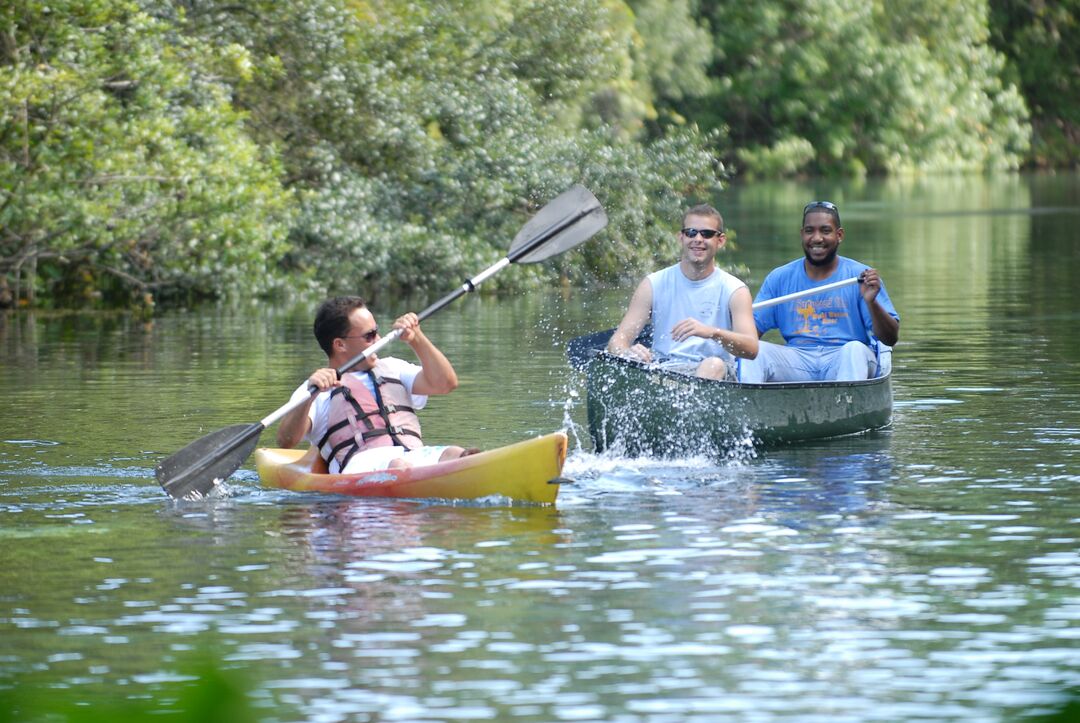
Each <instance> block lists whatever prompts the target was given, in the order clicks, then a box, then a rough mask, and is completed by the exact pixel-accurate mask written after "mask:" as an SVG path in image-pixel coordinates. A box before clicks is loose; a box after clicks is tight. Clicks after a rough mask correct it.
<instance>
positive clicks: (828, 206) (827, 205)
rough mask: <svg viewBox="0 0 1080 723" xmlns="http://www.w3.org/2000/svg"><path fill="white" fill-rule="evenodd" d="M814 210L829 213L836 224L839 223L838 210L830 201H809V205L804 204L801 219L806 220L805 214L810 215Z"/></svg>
mask: <svg viewBox="0 0 1080 723" xmlns="http://www.w3.org/2000/svg"><path fill="white" fill-rule="evenodd" d="M815 208H823V209H825V210H826V211H828V212H829V213H831V214H833V215H834V216H836V222H837V223H839V222H840V209H839V208H837V207H836V204H835V203H832V202H830V201H811V202H810V203H808V204H806V206H804V207H803V210H802V215H803V218H806V214H808V213H810V212H811V211H813V210H814V209H815Z"/></svg>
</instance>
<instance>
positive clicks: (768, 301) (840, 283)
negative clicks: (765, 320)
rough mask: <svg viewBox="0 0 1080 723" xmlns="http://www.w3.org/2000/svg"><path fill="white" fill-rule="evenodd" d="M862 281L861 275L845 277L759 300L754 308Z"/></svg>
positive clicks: (781, 302)
mask: <svg viewBox="0 0 1080 723" xmlns="http://www.w3.org/2000/svg"><path fill="white" fill-rule="evenodd" d="M861 282H862V278H861V277H859V276H852V277H851V278H850V279H844V280H843V281H834V282H832V283H831V284H825V285H824V286H815V287H814V288H812V289H803V290H802V291H796V292H795V293H793V294H784V295H783V296H777V297H776V298H773V299H765V301H759V302H757V303H756V304H754V306H753V308H755V309H764V308H765V307H767V306H776V305H777V304H783V303H785V302H787V301H794V300H795V299H801V298H803V297H804V296H813V295H814V294H820V293H821V292H822V291H832V290H833V289H839V288H842V287H844V286H851V285H852V284H858V283H861Z"/></svg>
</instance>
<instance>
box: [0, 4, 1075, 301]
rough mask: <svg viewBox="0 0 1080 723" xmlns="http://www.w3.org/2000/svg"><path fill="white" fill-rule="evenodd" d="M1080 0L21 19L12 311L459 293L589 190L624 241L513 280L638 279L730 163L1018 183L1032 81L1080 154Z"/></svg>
mask: <svg viewBox="0 0 1080 723" xmlns="http://www.w3.org/2000/svg"><path fill="white" fill-rule="evenodd" d="M1077 2H1078V0H1068V2H1065V3H1059V4H1057V5H1054V6H1053V7H1051V4H1044V3H1026V2H1021V1H1020V0H993V2H992V3H988V0H953V1H951V2H948V3H939V2H935V1H934V0H897V1H896V2H889V3H885V2H884V1H883V0H875V1H874V2H871V3H863V2H857V1H856V0H762V2H757V3H741V2H734V0H719V1H718V2H711V3H703V2H699V1H698V0H490V1H488V2H484V3H475V2H471V1H470V0H295V1H294V2H288V3H282V2H277V1H276V0H250V2H245V3H235V2H227V1H226V0H57V1H56V2H50V3H47V4H46V3H44V2H42V1H41V0H11V2H8V3H6V4H5V5H4V6H3V7H2V8H0V161H2V162H0V306H3V305H5V303H12V302H18V301H24V302H28V303H40V301H39V299H40V300H43V301H44V302H45V303H54V304H67V305H72V304H85V303H100V304H118V305H131V304H135V305H142V306H144V307H145V308H150V307H151V306H152V305H153V303H154V302H155V300H157V299H166V300H170V301H187V300H191V299H198V298H202V297H218V296H224V295H227V294H233V293H235V294H239V295H263V294H267V293H270V292H273V291H276V290H281V289H285V288H288V289H291V290H301V291H311V292H317V293H329V292H338V291H361V292H362V293H364V294H365V295H367V296H369V297H370V296H373V295H374V294H376V293H379V292H387V291H390V292H395V291H398V290H401V289H409V290H417V291H444V290H445V289H446V288H447V285H448V282H447V279H453V280H454V281H456V280H458V279H460V278H462V277H463V276H466V275H469V274H471V273H473V272H475V271H478V270H480V269H481V268H483V267H485V266H487V265H488V264H490V263H492V262H493V261H494V260H495V259H497V258H498V257H500V256H501V255H502V253H503V252H504V250H505V248H506V245H507V244H508V243H509V241H510V239H512V238H513V236H514V235H515V234H516V232H517V230H518V228H519V227H520V226H521V225H522V224H523V223H524V222H525V220H526V219H527V218H528V217H529V216H530V215H531V214H532V213H533V212H534V211H535V210H536V209H538V208H539V207H540V206H541V205H542V204H543V203H544V202H546V201H547V200H549V199H550V198H552V197H554V196H555V195H557V194H558V193H560V192H562V191H563V190H565V189H566V188H567V187H568V186H569V185H571V184H572V183H575V182H582V183H585V184H586V185H587V186H589V187H590V189H592V190H593V191H594V192H595V193H596V195H597V196H598V197H599V198H600V200H601V201H602V202H603V203H604V205H605V208H606V209H607V211H608V214H609V217H610V218H611V225H610V226H609V228H608V229H607V230H606V231H604V232H603V233H602V234H601V236H600V237H599V238H598V239H597V240H596V241H593V242H591V243H589V244H586V245H585V246H584V247H582V248H581V249H580V250H576V251H574V252H572V253H570V254H568V255H565V256H563V257H559V258H557V259H554V260H552V261H550V262H548V263H546V264H544V265H542V266H539V267H534V266H529V267H514V268H512V269H510V270H508V271H507V272H505V273H503V274H500V275H499V276H497V277H496V278H495V279H493V283H492V284H490V285H491V286H502V287H505V288H518V287H521V286H523V285H528V284H531V283H538V282H539V281H541V280H545V279H551V278H552V276H553V275H558V276H559V277H561V278H562V279H564V280H571V281H577V282H583V281H585V280H587V279H590V278H599V279H605V280H614V279H621V278H626V277H633V276H637V275H638V274H640V273H641V272H642V271H643V270H646V269H650V268H653V267H655V266H656V264H657V263H658V262H661V261H667V260H669V259H670V258H671V254H672V253H673V251H674V249H673V246H672V245H671V241H670V239H671V236H672V233H671V232H672V229H673V228H674V226H675V221H676V219H677V217H678V214H679V211H680V210H681V208H684V207H685V206H687V205H688V204H690V203H693V202H696V201H700V200H710V199H713V198H715V195H716V193H717V192H718V190H719V188H720V181H721V179H722V178H723V177H724V175H725V165H724V164H725V163H728V164H729V165H731V164H733V165H734V166H735V167H736V168H737V169H738V170H740V171H741V172H743V173H745V174H746V175H748V176H752V175H768V176H776V175H793V174H801V173H811V172H826V173H843V174H864V173H879V172H881V173H901V172H910V171H936V170H946V169H947V170H957V169H967V170H986V169H1012V168H1016V167H1017V166H1019V165H1020V164H1021V163H1022V162H1023V161H1024V159H1025V157H1026V154H1027V152H1028V143H1029V135H1030V125H1029V121H1028V111H1027V108H1026V105H1025V102H1024V99H1023V98H1022V97H1021V95H1020V92H1019V91H1018V89H1017V83H1019V87H1021V88H1023V90H1024V93H1025V94H1026V95H1027V97H1029V98H1031V99H1032V101H1033V107H1034V108H1035V113H1036V128H1037V129H1038V131H1039V135H1038V138H1037V141H1038V142H1037V145H1036V157H1037V158H1038V159H1039V160H1040V161H1042V162H1051V161H1052V159H1055V158H1061V157H1068V158H1071V157H1074V155H1075V147H1076V144H1075V143H1072V144H1071V145H1069V141H1070V139H1075V134H1076V128H1077V127H1078V123H1080V120H1078V119H1077V115H1078V113H1080V111H1077V108H1080V106H1078V105H1077V103H1076V101H1075V98H1077V97H1080V96H1078V95H1077V94H1076V93H1075V92H1071V91H1073V90H1074V86H1075V83H1076V77H1077V73H1076V72H1075V71H1076V55H1075V46H1076V45H1077V44H1076V43H1075V42H1070V40H1071V39H1074V38H1075V33H1076V22H1075V19H1076V17H1077V13H1076V7H1077V5H1076V4H1077ZM991 7H993V13H991V12H990V8H991ZM991 21H993V22H991ZM992 31H993V34H992ZM991 39H993V41H994V43H995V46H996V47H994V46H991V44H990V41H991ZM1043 47H1046V48H1050V49H1049V50H1047V51H1046V52H1043V51H1042V50H1041V48H1043ZM1035 48H1038V49H1039V50H1038V52H1034V51H1033V49H1035ZM1062 49H1065V50H1068V51H1069V52H1068V53H1066V55H1065V58H1066V62H1065V63H1064V64H1058V65H1055V64H1054V58H1055V57H1059V56H1055V55H1054V53H1057V52H1058V51H1060V50H1062ZM1001 51H1004V53H1005V54H1003V53H1002V52H1001ZM1070 53H1071V54H1070ZM1006 55H1008V56H1009V57H1011V58H1012V59H1013V62H1014V65H1011V66H1009V65H1007V64H1006ZM699 129H703V130H699ZM1066 147H1068V148H1069V149H1071V150H1068V151H1066V150H1062V149H1064V148H1066ZM664 239H669V241H668V242H665V241H664ZM35 294H36V295H37V298H35Z"/></svg>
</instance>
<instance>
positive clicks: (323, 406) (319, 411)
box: [290, 357, 428, 474]
mask: <svg viewBox="0 0 1080 723" xmlns="http://www.w3.org/2000/svg"><path fill="white" fill-rule="evenodd" d="M379 362H381V363H382V364H383V365H385V366H386V368H387V370H388V371H389V372H391V373H392V374H395V375H398V376H399V377H400V379H401V383H402V384H403V385H404V387H405V391H406V392H408V393H409V394H410V395H411V396H412V407H413V409H415V410H417V411H420V410H421V409H423V408H424V406H425V405H426V404H427V400H428V398H427V395H425V394H413V393H412V387H413V382H414V381H416V375H417V374H419V373H420V372H421V371H423V367H420V366H418V365H416V364H412V363H410V362H407V361H405V360H404V359H398V358H397V357H380V358H379ZM348 373H349V374H351V375H352V376H353V377H355V378H358V379H359V380H360V381H362V382H363V383H364V386H366V387H367V388H368V391H370V392H371V393H372V395H374V394H375V387H374V386H373V385H372V383H371V377H370V376H368V374H367V372H348ZM332 391H333V390H327V391H325V392H321V393H319V395H318V396H316V397H315V401H314V402H313V403H312V405H311V407H310V408H309V409H308V419H310V420H311V429H310V430H308V433H307V434H306V435H304V439H306V440H307V441H308V442H309V443H310V444H312V445H315V444H318V443H319V440H320V439H322V438H323V437H324V436H326V430H327V428H328V427H329V426H330V421H329V420H330V394H331V392H332ZM309 394H310V392H308V383H307V382H306V381H305V382H304V383H303V384H301V385H300V386H299V387H297V388H296V391H295V392H293V395H292V399H291V400H290V401H292V402H296V400H298V399H306V398H307V397H308V395H309ZM337 466H338V465H337V461H336V460H331V461H330V472H331V474H334V473H336V472H337V471H338V470H337Z"/></svg>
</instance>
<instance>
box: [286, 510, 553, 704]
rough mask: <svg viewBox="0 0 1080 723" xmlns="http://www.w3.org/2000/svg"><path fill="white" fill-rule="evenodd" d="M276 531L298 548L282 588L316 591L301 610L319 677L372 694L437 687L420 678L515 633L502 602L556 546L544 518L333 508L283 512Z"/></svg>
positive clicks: (547, 514) (521, 609)
mask: <svg viewBox="0 0 1080 723" xmlns="http://www.w3.org/2000/svg"><path fill="white" fill-rule="evenodd" d="M280 519H281V527H280V530H281V534H282V535H283V536H284V537H286V538H288V539H290V540H292V541H294V542H295V543H296V546H297V548H298V554H296V555H293V556H291V558H290V559H291V560H292V565H293V570H292V571H291V575H290V577H291V578H292V580H293V582H292V583H291V585H292V586H293V587H294V588H295V589H296V590H298V591H300V592H301V593H304V592H305V591H312V590H314V591H320V590H325V591H326V592H325V594H322V595H318V596H316V597H314V598H312V599H309V600H305V601H304V605H305V610H304V615H306V616H307V617H309V618H312V619H315V620H321V621H322V625H321V626H320V627H321V628H322V630H323V631H324V632H323V633H321V634H322V635H325V636H327V638H326V640H324V641H321V642H319V643H318V649H319V651H320V655H321V656H322V658H323V663H322V665H324V666H325V665H329V666H332V667H339V668H341V669H343V670H344V669H347V670H349V671H350V675H351V677H352V679H353V684H354V685H363V686H364V687H371V688H373V689H378V688H380V687H381V686H384V685H390V686H391V687H393V686H394V685H400V683H401V681H403V680H409V679H417V678H423V677H426V676H433V675H436V673H434V672H432V671H428V672H426V673H425V672H422V670H423V669H424V668H428V667H431V666H439V665H448V664H449V665H455V664H456V663H455V661H456V660H457V659H458V658H468V657H469V656H470V655H474V654H475V651H473V650H472V647H471V646H472V645H475V644H478V643H480V642H482V641H483V640H485V639H487V637H488V636H489V634H491V633H490V631H497V632H498V633H499V634H506V635H508V634H510V633H509V631H515V630H517V629H519V628H520V627H521V626H522V625H523V618H525V617H526V616H528V615H529V614H530V613H529V609H530V606H528V605H520V604H504V601H503V600H502V599H501V597H500V596H501V595H502V596H503V597H504V595H503V593H504V591H505V587H506V586H510V585H512V584H514V583H524V584H526V585H527V584H528V583H529V582H530V581H533V580H537V579H541V578H545V577H548V576H550V575H551V568H552V567H553V565H554V564H555V561H556V560H558V559H561V557H562V552H561V550H560V549H559V548H560V543H562V542H564V541H565V537H564V535H563V534H562V533H561V532H560V533H556V532H555V530H556V529H559V527H560V526H561V524H562V523H561V521H560V516H559V513H558V512H557V511H556V510H554V509H553V508H550V507H498V508H496V507H477V506H472V507H455V506H453V505H451V504H445V505H442V504H421V503H415V502H406V501H371V500H363V501H356V500H334V501H328V502H325V503H319V504H314V505H304V506H290V507H286V508H283V509H282V510H281V518H280ZM527 561H531V562H533V563H534V565H525V564H523V563H525V562H527ZM537 561H544V562H543V563H540V564H536V563H537ZM545 563H546V564H545ZM522 594H527V593H522ZM511 597H512V595H511ZM470 641H471V642H470ZM466 643H469V644H466ZM448 658H449V660H448ZM395 679H396V682H395Z"/></svg>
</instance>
